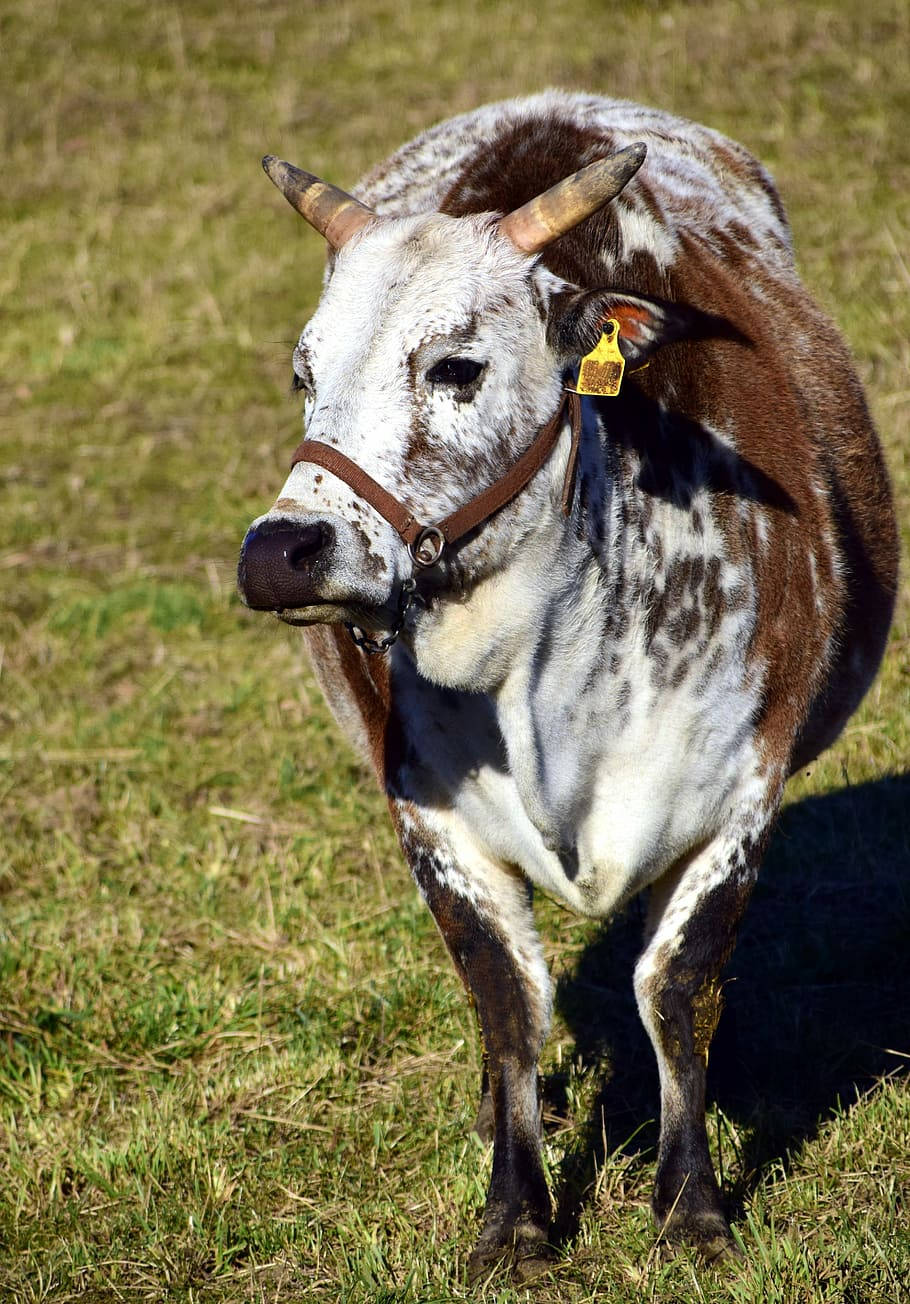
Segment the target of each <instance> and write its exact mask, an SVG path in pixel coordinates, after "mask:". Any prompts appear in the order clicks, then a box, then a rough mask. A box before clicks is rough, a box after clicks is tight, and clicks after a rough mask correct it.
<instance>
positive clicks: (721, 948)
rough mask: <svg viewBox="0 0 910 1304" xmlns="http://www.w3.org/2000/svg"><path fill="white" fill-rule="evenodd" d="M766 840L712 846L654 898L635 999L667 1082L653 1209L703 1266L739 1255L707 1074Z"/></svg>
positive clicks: (662, 1088)
mask: <svg viewBox="0 0 910 1304" xmlns="http://www.w3.org/2000/svg"><path fill="white" fill-rule="evenodd" d="M763 841H764V839H763V838H762V839H759V840H758V841H750V842H749V844H748V846H743V844H739V845H732V844H731V843H729V842H727V843H725V844H723V845H721V844H720V843H719V842H714V843H712V844H711V845H710V846H708V847H706V848H703V849H702V850H701V851H699V852H698V853H696V854H694V855H692V856H690V857H687V858H686V859H685V860H684V861H683V862H680V863H679V864H678V865H676V866H675V867H674V868H673V869H672V870H671V871H670V872H669V873H668V874H667V875H666V876H665V877H664V879H662V880H661V881H660V882H659V883H657V884H655V886H654V887H653V888H652V894H651V903H650V907H649V914H648V921H647V926H646V937H647V942H646V946H645V949H644V950H643V952H642V954H641V956H640V957H639V960H638V963H637V964H636V967H635V994H636V997H637V999H638V1009H639V1013H640V1015H641V1018H642V1021H643V1023H644V1025H645V1027H646V1029H647V1031H648V1035H649V1036H650V1038H651V1042H652V1044H653V1046H654V1050H655V1052H656V1054H657V1064H658V1069H659V1072H660V1096H661V1119H660V1146H659V1150H658V1156H657V1173H656V1179H655V1184H654V1195H653V1199H652V1208H653V1211H654V1217H655V1219H656V1221H657V1225H658V1227H659V1228H660V1229H661V1232H662V1233H663V1234H664V1235H665V1236H666V1237H667V1238H668V1239H669V1240H681V1241H688V1242H690V1243H692V1244H694V1245H695V1246H696V1247H697V1248H698V1250H699V1251H700V1252H701V1254H702V1255H703V1257H704V1258H706V1259H708V1260H714V1259H718V1258H723V1257H733V1256H736V1255H737V1254H738V1251H737V1250H736V1245H735V1242H734V1240H733V1237H732V1234H731V1232H730V1226H729V1223H728V1222H727V1219H726V1217H725V1215H724V1212H723V1209H722V1207H721V1200H720V1191H719V1188H718V1185H717V1180H716V1178H715V1176H714V1169H713V1167H712V1164H711V1157H710V1154H709V1151H708V1133H707V1128H706V1125H705V1073H706V1069H707V1064H708V1047H709V1044H710V1042H711V1038H712V1036H713V1034H714V1030H715V1028H716V1026H717V1021H718V1019H719V1017H720V1012H721V1007H722V999H721V985H720V974H721V970H722V969H723V966H724V965H725V963H726V962H727V959H728V958H729V956H730V953H731V952H732V950H733V946H734V943H735V940H736V931H737V928H738V925H739V921H740V919H741V917H742V913H743V910H744V909H745V906H746V903H747V901H748V899H749V895H750V893H751V890H752V885H753V883H754V880H755V870H756V868H757V865H758V861H759V858H760V845H759V843H760V842H761V843H763Z"/></svg>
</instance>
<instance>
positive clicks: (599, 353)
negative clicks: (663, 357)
mask: <svg viewBox="0 0 910 1304" xmlns="http://www.w3.org/2000/svg"><path fill="white" fill-rule="evenodd" d="M625 369H626V360H625V358H624V357H623V356H622V354H621V353H620V351H619V322H618V321H617V320H616V318H615V317H610V318H609V319H608V321H607V322H606V323H605V324H604V328H603V335H601V337H600V339H599V340H598V342H597V344H595V345H594V348H593V349H592V350H591V352H590V353H587V354H585V356H584V357H583V358H582V360H581V365H580V366H579V368H578V393H579V394H596V395H597V397H598V398H615V397H616V395H617V394H618V393H619V387H620V385H621V384H622V375H623V372H624V371H625Z"/></svg>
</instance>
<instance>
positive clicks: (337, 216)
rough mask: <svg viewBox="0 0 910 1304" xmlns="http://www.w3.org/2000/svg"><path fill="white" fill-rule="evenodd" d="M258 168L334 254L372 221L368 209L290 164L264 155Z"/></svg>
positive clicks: (335, 187) (309, 173)
mask: <svg viewBox="0 0 910 1304" xmlns="http://www.w3.org/2000/svg"><path fill="white" fill-rule="evenodd" d="M262 166H263V168H264V169H265V171H266V173H267V174H268V177H269V180H270V181H274V183H275V185H276V186H277V187H278V189H279V190H280V191H281V193H282V194H283V195H284V197H285V199H286V200H287V201H288V203H289V204H290V205H291V207H292V208H296V209H297V212H298V213H299V214H300V216H301V217H304V218H306V220H307V221H308V222H309V224H310V226H312V227H315V228H316V230H317V231H318V232H319V234H320V235H324V236H325V238H326V240H328V242H329V244H330V245H331V246H332V248H333V249H335V250H338V249H340V248H341V246H342V245H344V244H347V242H348V240H350V238H351V236H352V235H356V234H357V232H358V231H361V230H362V229H363V228H364V227H365V226H366V224H367V222H371V221H372V220H373V218H375V217H376V214H375V213H374V212H373V210H372V208H367V206H366V204H361V202H360V200H359V199H355V198H354V196H353V195H349V194H347V193H346V192H345V191H344V190H339V189H338V187H337V186H333V185H330V184H329V182H327V181H320V179H319V177H314V176H313V174H312V173H311V172H303V171H301V169H300V168H295V167H294V165H293V164H292V163H285V162H283V161H282V160H281V159H280V158H276V157H275V155H274V154H266V156H265V158H264V159H263V160H262Z"/></svg>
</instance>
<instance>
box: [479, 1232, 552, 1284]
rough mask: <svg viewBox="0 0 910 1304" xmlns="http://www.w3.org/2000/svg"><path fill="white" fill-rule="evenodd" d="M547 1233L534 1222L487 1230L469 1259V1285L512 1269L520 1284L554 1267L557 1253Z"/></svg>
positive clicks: (482, 1234) (482, 1233) (481, 1235)
mask: <svg viewBox="0 0 910 1304" xmlns="http://www.w3.org/2000/svg"><path fill="white" fill-rule="evenodd" d="M546 1235H547V1234H546V1231H545V1230H543V1229H542V1228H540V1227H536V1226H535V1225H534V1224H533V1223H524V1224H522V1225H520V1226H513V1227H511V1228H510V1229H509V1230H508V1232H506V1231H505V1229H504V1228H503V1227H502V1224H499V1225H495V1226H493V1227H485V1228H484V1230H483V1231H482V1232H481V1234H480V1239H479V1241H478V1242H477V1244H476V1246H475V1247H474V1251H473V1253H472V1254H471V1257H470V1259H468V1282H469V1283H470V1284H472V1285H473V1284H474V1283H475V1282H477V1281H479V1280H481V1279H482V1278H485V1277H488V1276H490V1275H491V1274H492V1273H494V1272H496V1271H500V1270H504V1269H506V1268H510V1269H511V1272H512V1276H513V1278H514V1279H515V1281H516V1282H518V1283H524V1282H529V1281H532V1280H533V1279H534V1278H535V1277H538V1276H540V1274H541V1273H542V1272H546V1270H547V1269H548V1268H549V1267H551V1266H552V1263H553V1251H552V1248H551V1247H550V1246H549V1245H548V1244H547V1240H546Z"/></svg>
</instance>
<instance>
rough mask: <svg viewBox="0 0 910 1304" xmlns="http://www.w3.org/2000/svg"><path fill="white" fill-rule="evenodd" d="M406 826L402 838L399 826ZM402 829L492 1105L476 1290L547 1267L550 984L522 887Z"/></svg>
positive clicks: (473, 1272) (474, 1264) (512, 877)
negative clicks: (500, 1277) (475, 1029)
mask: <svg viewBox="0 0 910 1304" xmlns="http://www.w3.org/2000/svg"><path fill="white" fill-rule="evenodd" d="M405 824H406V825H408V826H409V827H408V829H407V832H405V831H404V829H403V828H402V825H405ZM413 827H414V825H413V820H412V819H410V820H407V821H402V822H401V823H400V824H399V830H400V832H401V834H402V838H401V840H402V845H403V847H404V850H405V854H406V855H407V857H408V861H409V863H410V865H411V870H412V873H413V874H414V878H415V879H416V881H417V886H418V887H419V889H420V892H421V894H422V896H423V898H424V900H425V901H426V903H427V905H428V906H429V908H430V910H431V912H432V914H433V917H434V919H435V920H436V924H437V926H438V928H439V931H440V933H441V934H442V937H443V940H444V942H445V944H446V946H447V948H448V950H449V953H450V955H451V956H452V959H453V960H454V962H455V965H456V968H457V969H458V971H459V973H460V974H461V977H462V979H463V981H464V983H465V986H466V987H467V989H468V991H469V993H470V995H471V997H472V999H473V1001H474V1004H475V1007H476V1010H477V1015H478V1018H479V1021H480V1027H481V1034H482V1036H483V1043H484V1050H485V1055H486V1082H487V1084H488V1086H489V1095H490V1099H491V1101H492V1114H493V1171H492V1175H491V1177H490V1186H489V1190H488V1192H487V1203H486V1208H485V1210H484V1215H483V1226H482V1228H481V1233H480V1238H479V1240H478V1242H477V1245H476V1247H475V1249H474V1252H473V1254H472V1255H471V1258H470V1261H469V1263H468V1275H469V1277H470V1278H471V1279H472V1280H473V1279H474V1278H476V1277H479V1276H481V1275H482V1274H483V1273H484V1272H486V1271H487V1270H488V1269H489V1268H490V1267H492V1266H493V1265H494V1264H495V1263H496V1262H497V1261H499V1260H502V1259H505V1258H511V1259H512V1260H513V1262H514V1264H515V1270H516V1273H517V1274H518V1275H519V1276H523V1275H529V1274H530V1272H532V1271H533V1270H534V1266H533V1265H534V1262H535V1260H537V1259H540V1258H543V1257H545V1252H546V1251H545V1245H544V1243H545V1241H546V1238H547V1230H548V1227H549V1222H550V1213H551V1208H550V1196H549V1192H548V1190H547V1183H546V1178H545V1176H544V1171H543V1163H542V1161H541V1154H540V1111H539V1107H538V1099H537V1058H538V1055H539V1053H540V1048H541V1046H542V1044H543V1040H544V1037H545V1036H546V1031H547V1027H548V1024H549V1015H550V981H549V975H548V973H547V969H546V965H545V963H544V960H543V955H542V952H541V948H540V942H539V938H538V936H537V931H536V929H535V926H534V919H533V914H532V911H531V905H530V900H529V896H528V893H527V889H526V885H525V883H524V880H523V879H522V878H520V877H519V876H518V875H516V874H512V873H509V872H507V871H505V870H503V869H502V868H500V867H499V866H496V865H494V864H492V863H491V862H487V861H485V860H483V859H481V858H478V859H477V860H476V862H475V863H474V864H466V861H465V858H464V857H462V858H461V860H460V861H457V862H456V860H455V858H454V856H452V855H451V854H449V852H448V851H447V850H446V849H445V848H444V847H442V846H440V844H439V840H438V839H434V840H433V842H432V843H431V842H430V840H429V839H428V838H427V839H426V840H424V838H420V840H417V839H415V837H414V836H413Z"/></svg>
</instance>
